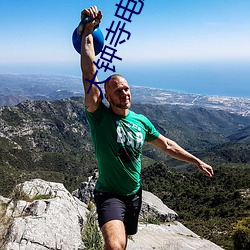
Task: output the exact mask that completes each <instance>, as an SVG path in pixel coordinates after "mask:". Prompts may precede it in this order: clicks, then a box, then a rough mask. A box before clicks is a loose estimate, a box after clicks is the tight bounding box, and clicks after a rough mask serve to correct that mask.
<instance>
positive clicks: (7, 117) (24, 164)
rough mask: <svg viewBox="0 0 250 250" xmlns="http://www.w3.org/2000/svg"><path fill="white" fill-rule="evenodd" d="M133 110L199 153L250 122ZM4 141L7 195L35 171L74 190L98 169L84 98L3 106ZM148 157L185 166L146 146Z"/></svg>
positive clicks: (208, 113) (216, 114)
mask: <svg viewBox="0 0 250 250" xmlns="http://www.w3.org/2000/svg"><path fill="white" fill-rule="evenodd" d="M133 110H134V111H136V112H140V113H142V114H144V115H146V116H147V117H149V118H150V119H151V120H152V122H153V123H154V125H155V126H156V128H157V129H158V130H159V131H160V132H161V133H162V134H164V135H166V136H168V137H169V138H171V139H174V140H175V141H177V142H178V143H179V144H180V145H181V146H183V147H185V148H186V149H188V150H189V151H191V152H192V153H195V154H197V155H202V154H204V152H206V155H207V149H210V148H212V147H213V148H214V147H215V146H217V147H218V148H220V146H221V145H223V144H225V143H230V135H233V134H235V133H239V130H240V131H244V129H245V128H247V127H248V126H249V125H250V117H243V116H239V115H235V114H231V113H229V112H225V111H217V110H206V109H203V108H192V109H188V110H187V109H182V108H176V107H171V106H170V107H168V106H162V105H161V106H154V105H148V104H144V105H141V104H137V105H133ZM0 141H1V144H0V156H1V158H0V159H1V160H0V164H1V166H2V167H1V171H2V174H3V176H4V178H3V179H1V181H0V183H1V187H2V188H3V185H4V186H5V188H3V189H2V190H3V191H2V192H3V194H6V193H8V190H11V188H12V187H13V185H14V184H15V183H14V182H18V181H19V179H20V178H21V179H22V178H24V177H27V178H29V177H30V176H32V175H33V174H34V175H35V176H33V177H41V178H44V177H45V178H47V177H49V178H52V179H51V181H53V180H54V176H57V178H59V180H58V181H60V182H62V183H65V185H66V186H67V188H69V189H73V188H75V185H77V183H79V181H80V180H81V177H82V176H83V177H84V176H86V175H87V173H88V172H90V171H92V170H93V169H94V168H95V167H96V160H95V157H94V155H93V149H92V142H91V140H90V133H89V127H88V124H87V120H86V116H85V113H84V108H83V99H82V98H80V97H74V98H70V99H65V100H58V101H53V102H49V101H26V102H23V103H20V104H18V105H17V106H13V107H1V108H0ZM229 145H230V144H229ZM224 147H225V146H224ZM230 147H234V146H232V145H231V146H230ZM218 150H219V149H218ZM218 150H217V151H218ZM238 152H239V154H240V153H241V152H240V151H238ZM144 155H145V156H146V157H145V158H144V161H145V162H146V165H148V164H151V163H153V162H154V161H161V160H163V161H167V162H169V165H170V166H173V167H176V165H178V164H180V163H179V162H176V161H174V162H173V163H171V160H170V159H169V157H167V156H166V155H164V154H162V153H161V152H159V151H158V150H156V149H154V148H152V147H151V146H149V145H145V147H144ZM213 155H214V154H211V156H213ZM206 157H209V155H208V156H206ZM239 157H240V156H239ZM31 172H32V173H31Z"/></svg>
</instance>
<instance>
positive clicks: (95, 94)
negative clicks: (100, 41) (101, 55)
mask: <svg viewBox="0 0 250 250" xmlns="http://www.w3.org/2000/svg"><path fill="white" fill-rule="evenodd" d="M86 17H91V18H92V19H93V21H90V22H88V23H86V25H85V27H84V26H83V25H80V26H79V28H78V32H79V34H82V48H81V70H82V81H83V85H84V92H85V107H86V109H87V110H88V111H89V112H94V111H95V110H96V109H97V108H98V106H99V104H100V102H101V96H100V91H99V89H98V88H97V86H95V85H94V84H92V86H91V83H90V82H88V81H86V80H85V79H89V80H90V81H92V80H93V78H94V76H95V73H96V66H95V64H94V63H93V62H94V61H95V51H94V42H93V35H92V32H93V30H94V28H95V26H96V25H98V24H99V23H100V22H101V19H102V12H101V11H98V9H97V7H96V6H93V7H90V8H89V9H84V10H83V11H82V13H81V19H82V20H83V19H85V18H86ZM94 82H98V79H97V77H95V79H94ZM90 86H91V88H90ZM89 88H90V89H89ZM87 92H88V93H87Z"/></svg>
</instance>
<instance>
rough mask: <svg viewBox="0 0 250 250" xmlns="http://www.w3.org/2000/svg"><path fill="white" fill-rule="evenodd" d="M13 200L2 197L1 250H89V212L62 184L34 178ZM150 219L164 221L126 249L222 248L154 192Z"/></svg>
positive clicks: (147, 227) (147, 206) (147, 196)
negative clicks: (86, 229) (85, 236)
mask: <svg viewBox="0 0 250 250" xmlns="http://www.w3.org/2000/svg"><path fill="white" fill-rule="evenodd" d="M90 180H91V179H89V180H88V181H90ZM12 197H13V198H12V199H8V198H4V197H2V196H0V249H1V250H47V249H50V250H59V249H60V250H80V249H87V248H84V243H83V241H82V231H83V230H84V225H85V222H86V215H87V214H88V213H89V210H88V209H87V205H86V204H85V203H83V202H81V201H80V200H78V199H77V198H76V197H74V196H72V195H71V194H70V193H69V192H68V191H67V190H66V189H65V187H64V186H63V184H60V183H53V182H47V181H43V180H41V179H34V180H32V181H27V182H24V183H22V184H19V185H17V186H16V187H15V188H14V190H13V195H12ZM148 216H154V217H157V218H158V219H159V220H162V221H165V223H162V224H161V225H154V224H148V223H147V224H145V223H139V231H138V233H137V234H136V235H134V236H133V237H132V240H131V239H130V240H129V242H128V247H127V249H128V250H138V249H144V250H147V249H159V250H160V249H161V250H163V249H172V250H193V249H197V250H198V249H200V250H201V249H202V250H206V249H207V250H208V249H209V250H219V249H222V248H220V247H219V246H217V245H215V244H214V243H212V242H210V241H208V240H204V239H201V238H200V237H199V236H197V235H196V234H194V233H193V232H192V231H190V230H189V229H187V228H186V227H184V226H183V225H182V224H181V223H179V222H177V221H176V220H175V219H176V218H177V214H176V213H175V212H174V211H173V210H171V209H169V208H168V207H167V206H165V205H164V204H163V203H162V201H161V200H160V199H159V198H157V197H156V196H154V195H153V194H151V193H149V192H145V191H143V207H142V215H141V218H142V219H145V218H147V217H148ZM166 221H168V222H167V223H166Z"/></svg>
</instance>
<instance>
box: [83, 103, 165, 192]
mask: <svg viewBox="0 0 250 250" xmlns="http://www.w3.org/2000/svg"><path fill="white" fill-rule="evenodd" d="M86 115H87V119H88V122H89V124H90V129H91V136H92V140H93V145H94V149H95V154H96V157H97V161H98V170H99V178H98V181H97V183H96V189H97V190H98V191H100V192H110V193H117V194H120V195H125V196H127V195H131V194H134V193H136V192H137V191H138V189H139V188H140V182H141V180H140V173H141V160H140V157H141V154H142V145H143V143H144V141H152V140H154V139H156V138H158V137H159V135H160V133H159V132H158V131H157V130H156V129H155V127H154V126H153V124H152V123H151V122H150V121H149V120H148V119H147V118H146V117H145V116H143V115H140V114H136V113H134V112H133V111H131V110H129V113H128V115H127V116H121V115H117V114H115V113H114V112H113V111H112V110H111V109H110V108H107V107H106V106H105V105H104V104H103V103H101V104H100V105H99V107H98V109H97V110H96V111H95V112H93V113H90V112H88V111H86Z"/></svg>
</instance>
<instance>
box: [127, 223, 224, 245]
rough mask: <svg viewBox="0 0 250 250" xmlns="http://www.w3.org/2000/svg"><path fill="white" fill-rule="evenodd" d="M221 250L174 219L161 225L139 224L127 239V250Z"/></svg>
mask: <svg viewBox="0 0 250 250" xmlns="http://www.w3.org/2000/svg"><path fill="white" fill-rule="evenodd" d="M139 249H143V250H151V249H155V250H165V249H166V250H222V248H221V247H219V246H217V245H216V244H214V243H212V242H210V241H208V240H205V239H201V238H200V237H199V236H198V235H196V234H195V233H193V232H192V231H190V230H189V229H187V228H186V227H184V226H183V225H182V224H181V223H179V222H177V221H175V222H170V223H165V224H162V225H154V224H142V223H140V224H139V230H138V233H137V234H136V235H134V236H133V237H132V240H131V239H130V240H129V241H128V247H127V250H139Z"/></svg>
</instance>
